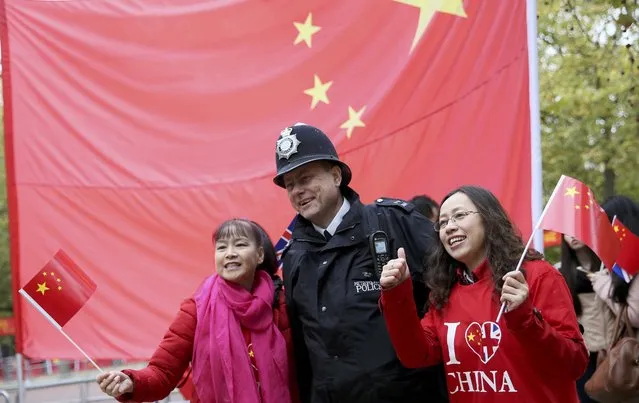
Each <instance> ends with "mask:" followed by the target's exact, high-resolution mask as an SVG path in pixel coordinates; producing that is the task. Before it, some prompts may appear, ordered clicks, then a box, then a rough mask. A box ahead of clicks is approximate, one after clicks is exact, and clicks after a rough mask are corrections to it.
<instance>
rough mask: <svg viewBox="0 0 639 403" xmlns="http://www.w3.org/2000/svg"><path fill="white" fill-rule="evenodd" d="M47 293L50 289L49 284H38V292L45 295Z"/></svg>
mask: <svg viewBox="0 0 639 403" xmlns="http://www.w3.org/2000/svg"><path fill="white" fill-rule="evenodd" d="M45 291H49V287H47V282H46V281H45V282H43V283H42V284H40V283H38V289H37V290H36V292H41V293H42V295H44V293H45Z"/></svg>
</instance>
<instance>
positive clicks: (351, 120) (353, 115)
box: [340, 105, 366, 139]
mask: <svg viewBox="0 0 639 403" xmlns="http://www.w3.org/2000/svg"><path fill="white" fill-rule="evenodd" d="M365 110H366V105H364V106H363V107H362V109H360V110H359V111H356V110H355V109H353V107H352V106H350V105H349V106H348V120H347V121H346V122H344V123H342V125H341V126H340V129H346V137H347V138H349V139H350V138H351V136H352V135H353V130H354V129H355V128H356V127H364V126H366V125H365V124H364V122H362V114H363V113H364V111H365Z"/></svg>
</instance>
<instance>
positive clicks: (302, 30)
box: [293, 13, 322, 48]
mask: <svg viewBox="0 0 639 403" xmlns="http://www.w3.org/2000/svg"><path fill="white" fill-rule="evenodd" d="M293 25H295V28H297V37H296V38H295V41H294V42H293V44H294V45H297V44H298V43H301V42H304V43H305V44H306V46H308V47H309V48H310V47H311V46H312V45H311V41H312V39H313V35H315V34H316V33H318V32H319V30H320V29H322V28H320V27H318V26H316V25H313V13H308V16H307V17H306V21H304V22H294V23H293Z"/></svg>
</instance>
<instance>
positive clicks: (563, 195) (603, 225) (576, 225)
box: [540, 175, 620, 268]
mask: <svg viewBox="0 0 639 403" xmlns="http://www.w3.org/2000/svg"><path fill="white" fill-rule="evenodd" d="M546 209H547V210H546V214H545V215H544V217H543V220H542V222H541V225H540V227H541V228H544V229H547V230H552V231H556V232H560V233H562V234H567V235H570V236H573V237H575V238H577V239H579V240H580V241H582V242H583V243H585V244H586V245H588V246H589V247H590V249H592V251H593V252H595V253H596V254H597V256H599V259H601V261H602V262H603V263H604V265H606V267H608V268H610V267H612V265H613V264H614V263H615V259H617V256H618V254H619V248H620V245H619V239H618V238H617V236H616V235H615V232H614V231H613V229H612V225H611V224H610V221H609V220H608V216H607V215H606V213H605V212H604V210H603V209H602V208H601V207H600V206H599V204H597V201H596V200H595V196H594V195H593V193H592V191H591V190H590V188H588V186H586V185H585V184H583V183H581V182H580V181H578V180H577V179H574V178H571V177H569V176H565V175H562V177H561V179H559V182H558V183H557V187H556V188H555V191H554V192H553V197H552V199H551V200H549V201H548V205H547V206H546Z"/></svg>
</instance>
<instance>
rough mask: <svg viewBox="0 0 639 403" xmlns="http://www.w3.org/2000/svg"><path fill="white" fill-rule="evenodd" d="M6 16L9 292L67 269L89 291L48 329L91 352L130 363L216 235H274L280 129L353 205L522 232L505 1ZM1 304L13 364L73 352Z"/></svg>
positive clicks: (172, 307)
mask: <svg viewBox="0 0 639 403" xmlns="http://www.w3.org/2000/svg"><path fill="white" fill-rule="evenodd" d="M3 3H4V4H3V13H4V14H3V24H2V28H3V36H2V55H3V60H2V69H3V85H4V91H5V97H4V102H5V108H6V111H5V128H6V146H7V147H6V155H7V169H8V179H7V180H8V184H9V208H10V229H11V234H12V237H11V240H12V245H11V246H12V264H13V276H14V277H13V281H14V285H15V288H16V289H17V288H18V287H19V286H20V285H22V284H23V280H24V279H27V278H30V277H31V276H32V274H33V273H34V272H36V271H37V270H38V268H39V267H41V265H42V262H45V261H47V260H48V258H49V257H50V256H51V255H52V254H53V253H54V252H55V251H56V250H58V249H64V250H65V251H67V252H68V253H69V254H70V255H71V256H73V257H74V260H76V261H77V263H78V265H79V266H81V267H82V268H83V269H84V270H85V271H86V273H87V275H89V276H90V277H91V278H92V279H93V280H94V281H95V283H96V284H98V289H97V291H96V292H95V294H94V295H93V296H92V297H91V299H90V300H89V301H88V302H87V304H86V305H85V306H84V307H83V308H82V310H81V311H80V312H79V313H78V314H77V315H76V316H75V317H74V318H73V320H71V321H70V322H69V323H68V324H67V326H65V331H66V333H67V334H69V336H70V337H72V338H73V339H74V340H75V341H76V342H77V343H78V344H81V345H82V346H86V350H85V351H86V352H87V353H88V354H89V356H91V357H94V358H96V359H99V358H110V357H123V358H133V357H138V358H146V357H149V355H150V354H151V352H152V351H153V349H154V348H155V346H156V345H157V343H158V342H159V341H160V339H161V337H162V335H163V333H164V331H165V330H166V328H167V326H168V325H169V323H170V321H171V320H172V318H173V317H174V314H175V313H176V312H177V310H178V307H179V303H180V301H181V300H182V299H183V298H185V297H188V296H189V295H191V294H192V292H193V291H194V289H195V288H196V287H197V286H198V284H199V283H200V282H201V280H202V279H203V278H204V277H205V276H206V275H207V274H209V273H211V271H212V270H213V266H212V264H213V248H212V245H211V232H212V230H213V229H214V228H215V227H216V226H217V225H218V224H219V223H220V222H221V221H222V220H224V219H227V218H230V217H234V216H241V217H249V218H251V219H255V220H257V221H258V222H259V223H260V224H262V225H263V226H264V227H265V228H266V229H267V231H268V232H269V234H270V235H271V236H272V238H273V239H278V237H279V236H280V235H281V234H282V231H283V230H284V229H285V228H286V227H287V225H288V224H289V222H290V221H291V219H292V217H293V216H294V211H293V210H292V208H291V207H290V205H289V203H288V200H287V197H286V194H285V191H284V190H282V189H280V188H278V187H277V186H276V185H274V184H273V182H272V177H273V176H274V174H275V141H276V140H277V137H278V135H279V133H280V131H281V130H282V129H283V128H284V127H286V126H289V125H291V124H294V123H296V122H304V123H308V124H312V125H315V126H318V127H320V128H322V129H323V130H324V131H325V132H326V133H327V134H328V135H329V136H330V137H331V139H332V140H333V141H334V143H335V144H336V147H337V149H338V152H339V153H340V155H341V157H342V158H343V159H344V160H345V162H347V163H348V164H349V165H350V167H351V168H352V170H353V175H354V179H353V182H352V185H353V187H354V188H355V189H356V190H357V191H358V192H359V193H360V195H361V197H362V199H363V201H365V202H371V201H373V200H374V199H375V198H377V197H380V196H387V197H400V198H410V197H412V196H413V195H416V194H421V193H426V194H428V195H430V196H432V197H434V198H436V199H441V197H442V196H443V195H444V194H445V193H446V192H448V191H449V190H451V189H453V188H454V187H457V186H459V185H462V184H479V185H483V186H486V187H488V188H489V189H491V190H492V191H494V192H495V193H496V194H497V196H498V197H499V198H500V200H501V201H502V202H503V204H504V205H505V206H506V208H507V209H508V210H509V213H510V214H511V215H512V217H513V218H514V219H515V220H516V222H517V223H518V224H519V226H520V228H521V230H522V232H523V234H524V235H525V236H527V235H528V234H529V233H530V231H531V222H532V217H531V175H532V174H531V170H532V168H531V166H532V163H531V154H532V150H531V135H530V132H531V119H530V106H529V105H530V101H529V91H528V82H529V74H528V71H529V69H528V65H529V64H528V54H529V50H528V46H527V22H526V21H527V15H526V14H527V13H526V2H525V1H524V0H509V1H485V0H466V1H462V0H438V1H417V0H401V1H400V0H396V1H395V0H348V1H344V0H304V1H299V0H268V1H265V0H244V1H239V0H228V1H212V0H144V1H142V0H91V1H86V0H67V1H43V0H30V1H25V0H4V2H3ZM533 19H534V14H533ZM533 43H534V42H533ZM533 53H534V50H533ZM14 301H15V310H16V312H15V314H16V318H17V322H18V326H17V329H16V330H17V340H18V350H19V351H21V352H23V353H25V354H26V355H28V356H30V357H43V358H44V357H57V358H80V357H81V356H80V354H79V352H77V351H76V350H75V349H74V348H73V346H72V345H71V344H70V343H68V342H67V341H66V340H65V339H64V338H63V337H61V336H60V335H58V334H56V332H55V330H54V329H52V328H51V326H50V325H48V324H47V323H46V321H45V320H44V319H43V318H42V317H41V315H39V314H38V313H37V312H36V311H34V310H32V309H29V308H28V307H25V301H24V300H23V299H22V298H17V297H16V298H15V299H14Z"/></svg>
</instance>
